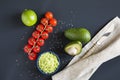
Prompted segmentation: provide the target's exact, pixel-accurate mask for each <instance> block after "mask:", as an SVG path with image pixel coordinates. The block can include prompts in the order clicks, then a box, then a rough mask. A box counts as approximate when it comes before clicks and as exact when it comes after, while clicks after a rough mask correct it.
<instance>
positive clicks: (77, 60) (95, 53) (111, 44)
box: [52, 17, 120, 80]
mask: <svg viewBox="0 0 120 80" xmlns="http://www.w3.org/2000/svg"><path fill="white" fill-rule="evenodd" d="M111 27H112V28H114V29H113V31H112V32H111V33H110V35H109V36H107V37H106V38H107V39H105V40H104V41H102V43H100V45H97V46H96V47H95V48H94V50H92V49H93V48H92V49H91V47H92V46H93V45H94V44H96V43H97V41H99V40H100V39H101V37H102V36H103V35H104V34H105V32H106V31H107V30H108V29H110V30H112V29H111ZM119 30H120V19H119V18H118V17H116V18H114V19H113V20H112V21H111V22H110V23H108V24H107V25H106V26H105V27H104V28H103V29H102V30H101V31H100V32H99V33H98V34H97V35H96V36H95V37H94V38H93V39H92V40H91V41H90V42H89V43H88V44H87V45H86V46H85V47H84V48H83V51H82V53H81V54H80V55H78V56H75V57H74V58H73V59H72V61H71V62H70V63H69V65H68V66H67V67H66V68H65V69H64V70H62V71H60V72H59V73H57V74H55V75H53V76H52V79H53V80H89V78H90V77H91V76H92V74H93V73H94V72H95V71H96V70H97V69H98V67H99V66H100V65H101V64H102V63H104V62H106V61H108V60H110V59H112V58H115V57H117V56H119V55H120V49H119V47H120V31H119ZM108 32H109V31H108Z"/></svg>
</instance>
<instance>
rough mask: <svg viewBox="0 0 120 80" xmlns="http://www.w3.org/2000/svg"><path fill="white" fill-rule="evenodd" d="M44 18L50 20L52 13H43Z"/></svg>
mask: <svg viewBox="0 0 120 80" xmlns="http://www.w3.org/2000/svg"><path fill="white" fill-rule="evenodd" d="M45 17H46V18H47V19H51V18H53V13H52V12H46V13H45Z"/></svg>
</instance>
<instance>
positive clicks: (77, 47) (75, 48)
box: [64, 41, 82, 56]
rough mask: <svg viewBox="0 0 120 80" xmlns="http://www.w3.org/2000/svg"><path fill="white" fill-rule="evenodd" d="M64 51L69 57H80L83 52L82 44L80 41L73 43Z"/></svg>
mask: <svg viewBox="0 0 120 80" xmlns="http://www.w3.org/2000/svg"><path fill="white" fill-rule="evenodd" d="M64 49H65V52H66V53H68V54H69V55H73V56H74V55H78V54H80V52H81V51H82V43H81V42H80V41H72V42H70V43H68V44H67V45H66V46H65V48H64Z"/></svg>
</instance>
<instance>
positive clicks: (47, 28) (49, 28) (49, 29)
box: [45, 25, 53, 33]
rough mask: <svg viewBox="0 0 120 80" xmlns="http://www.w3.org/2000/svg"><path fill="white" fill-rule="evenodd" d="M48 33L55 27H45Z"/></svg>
mask: <svg viewBox="0 0 120 80" xmlns="http://www.w3.org/2000/svg"><path fill="white" fill-rule="evenodd" d="M45 30H46V31H47V32H48V33H51V32H52V31H53V27H51V26H49V25H48V26H46V29H45Z"/></svg>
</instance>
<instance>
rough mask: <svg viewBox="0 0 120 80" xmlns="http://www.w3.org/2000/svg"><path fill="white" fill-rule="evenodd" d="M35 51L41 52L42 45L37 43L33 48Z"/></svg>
mask: <svg viewBox="0 0 120 80" xmlns="http://www.w3.org/2000/svg"><path fill="white" fill-rule="evenodd" d="M33 51H34V52H35V53H39V52H40V46H38V45H36V46H35V47H34V48H33Z"/></svg>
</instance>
